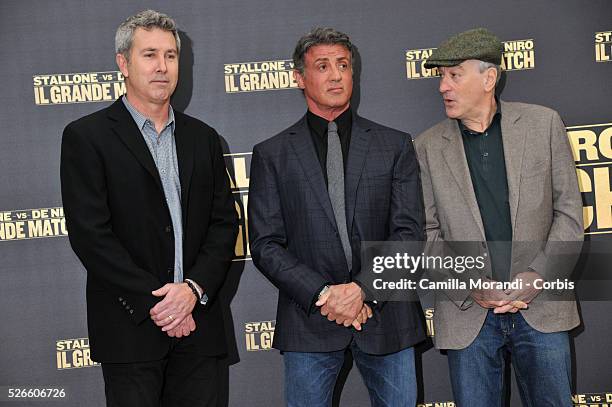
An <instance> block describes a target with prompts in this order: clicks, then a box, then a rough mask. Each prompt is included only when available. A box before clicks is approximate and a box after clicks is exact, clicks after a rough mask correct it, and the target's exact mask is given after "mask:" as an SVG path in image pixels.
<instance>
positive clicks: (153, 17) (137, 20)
mask: <svg viewBox="0 0 612 407" xmlns="http://www.w3.org/2000/svg"><path fill="white" fill-rule="evenodd" d="M137 28H143V29H145V30H151V29H153V28H159V29H160V30H164V31H169V32H171V33H172V35H174V39H175V40H176V50H177V51H178V52H181V39H180V38H179V35H178V30H177V28H176V23H175V22H174V20H173V19H172V18H170V17H169V16H168V15H166V14H164V13H160V12H159V11H155V10H144V11H141V12H140V13H138V14H134V15H133V16H130V17H128V18H127V19H126V20H125V21H124V22H122V23H121V25H120V26H119V28H117V32H116V33H115V52H116V53H117V54H122V55H123V56H124V57H125V59H127V60H129V59H130V50H131V49H132V42H133V41H134V32H135V31H136V29H137Z"/></svg>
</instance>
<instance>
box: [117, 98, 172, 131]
mask: <svg viewBox="0 0 612 407" xmlns="http://www.w3.org/2000/svg"><path fill="white" fill-rule="evenodd" d="M121 101H122V102H123V104H124V105H125V107H126V109H127V110H128V112H130V115H131V116H132V118H133V119H134V121H135V122H136V125H137V126H138V129H139V130H140V131H142V129H143V128H144V126H145V124H146V123H147V121H148V122H150V123H151V125H153V120H151V119H149V118H148V117H146V116H145V115H143V114H142V113H140V112H139V111H138V110H136V108H135V107H134V106H132V104H131V103H130V102H129V101H128V100H127V97H125V95H123V96H122V97H121ZM168 126H171V127H172V133H174V109H172V106H170V105H168V121H167V122H166V125H165V126H164V129H165V128H166V127H168ZM153 127H155V126H154V125H153Z"/></svg>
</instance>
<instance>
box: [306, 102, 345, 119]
mask: <svg viewBox="0 0 612 407" xmlns="http://www.w3.org/2000/svg"><path fill="white" fill-rule="evenodd" d="M349 106H350V104H348V103H347V104H346V105H345V106H342V107H337V108H326V109H321V108H320V107H319V106H317V105H315V104H314V103H313V104H308V110H310V111H311V112H312V113H314V114H316V115H317V116H319V117H322V118H324V119H325V120H327V121H328V122H333V121H334V120H336V118H337V117H338V116H340V115H341V114H342V113H344V112H346V110H347V109H348V108H349Z"/></svg>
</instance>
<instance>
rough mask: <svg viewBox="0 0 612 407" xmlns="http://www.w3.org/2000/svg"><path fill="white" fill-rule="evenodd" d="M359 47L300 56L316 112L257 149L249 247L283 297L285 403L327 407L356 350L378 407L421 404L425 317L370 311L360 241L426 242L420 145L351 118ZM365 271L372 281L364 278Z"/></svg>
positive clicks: (415, 310)
mask: <svg viewBox="0 0 612 407" xmlns="http://www.w3.org/2000/svg"><path fill="white" fill-rule="evenodd" d="M354 54H355V52H354V47H353V45H352V44H351V42H350V40H349V38H348V36H347V35H346V34H344V33H341V32H338V31H336V30H334V29H331V28H317V29H314V30H313V31H311V32H310V33H308V34H306V35H305V36H304V37H302V38H301V39H300V40H299V41H298V43H297V45H296V47H295V52H294V54H293V62H294V68H295V70H294V75H295V79H296V81H297V83H298V86H299V87H300V88H301V89H302V90H303V92H304V98H305V99H306V105H307V107H308V111H307V113H306V114H305V115H304V117H302V118H301V119H300V120H299V121H298V122H297V123H296V124H294V125H293V126H291V127H289V128H288V129H286V130H284V131H282V132H281V133H279V134H278V135H277V136H275V137H272V138H271V139H269V140H266V141H264V142H262V143H260V144H258V145H256V146H255V148H254V149H253V158H252V161H251V179H250V189H249V232H250V233H249V237H250V243H251V254H252V256H253V261H254V263H255V265H256V266H257V268H258V269H259V270H260V271H261V272H262V273H263V274H264V275H265V276H266V277H267V278H268V279H269V280H270V281H271V282H272V283H273V284H274V285H275V286H276V287H278V289H279V298H278V311H277V316H276V328H275V332H274V344H273V345H274V347H275V348H277V349H279V350H281V352H282V353H283V359H284V364H285V396H286V400H287V405H289V406H292V407H294V406H304V407H319V406H320V407H327V406H329V405H330V404H331V401H332V396H333V390H334V386H335V383H336V379H337V377H338V374H339V372H340V369H341V367H342V365H343V362H344V356H345V352H347V351H350V352H351V353H352V355H353V358H354V360H355V362H356V364H357V367H358V368H359V372H360V373H361V376H362V378H363V380H364V382H365V384H366V387H367V388H368V391H369V394H370V400H371V403H372V405H373V406H414V405H415V404H416V378H415V367H414V351H413V345H415V344H416V343H418V342H420V341H421V340H422V339H424V331H423V328H422V326H421V320H420V317H419V313H420V310H419V307H418V305H417V304H415V303H410V302H388V303H374V302H367V303H366V302H364V299H365V293H364V290H363V289H362V285H361V284H360V283H358V282H357V279H358V278H359V275H360V273H361V272H362V266H361V257H360V251H361V243H362V241H386V240H389V241H420V240H422V239H423V234H422V227H423V207H422V200H421V190H420V182H419V174H418V164H417V161H416V157H415V153H414V148H413V145H412V139H411V137H410V135H408V134H406V133H402V132H400V131H397V130H393V129H390V128H388V127H385V126H382V125H380V124H377V123H374V122H371V121H369V120H366V119H364V118H362V117H360V116H358V115H357V114H356V112H355V111H354V110H353V109H351V106H350V99H351V94H352V91H353V61H354ZM364 273H365V272H364Z"/></svg>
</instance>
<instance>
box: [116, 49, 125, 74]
mask: <svg viewBox="0 0 612 407" xmlns="http://www.w3.org/2000/svg"><path fill="white" fill-rule="evenodd" d="M115 61H116V62H117V66H118V67H119V70H120V71H121V73H122V74H123V76H124V77H126V78H127V77H128V69H127V66H128V61H127V59H126V58H125V56H124V55H123V54H117V55H115Z"/></svg>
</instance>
